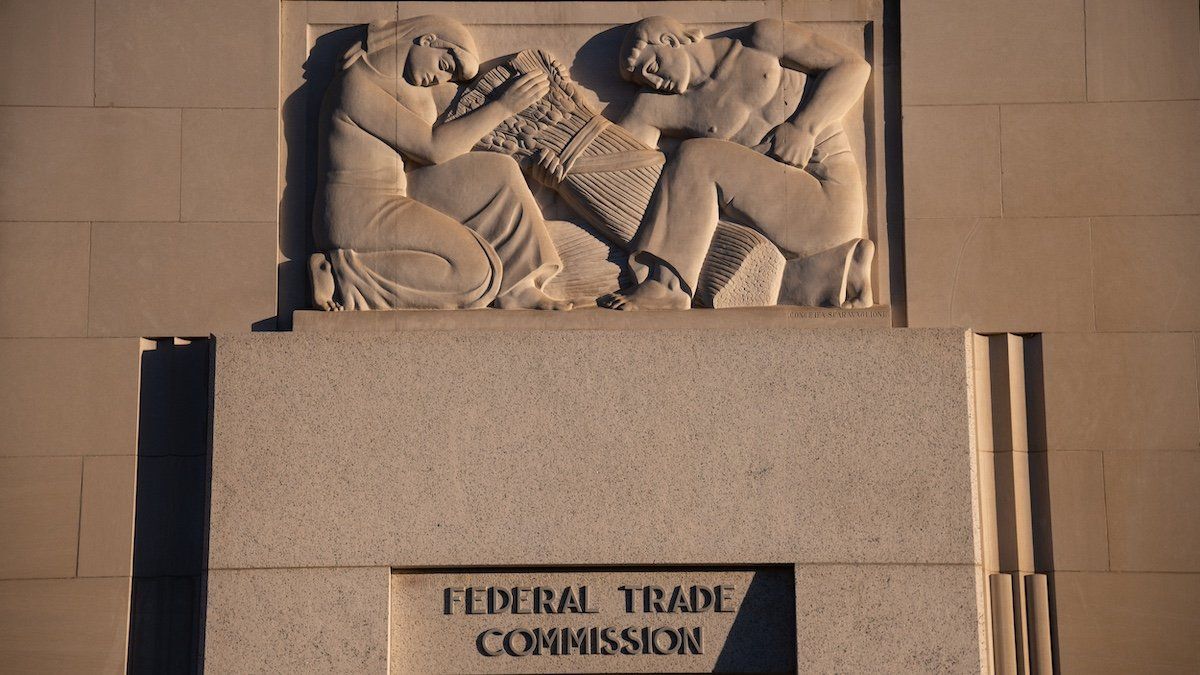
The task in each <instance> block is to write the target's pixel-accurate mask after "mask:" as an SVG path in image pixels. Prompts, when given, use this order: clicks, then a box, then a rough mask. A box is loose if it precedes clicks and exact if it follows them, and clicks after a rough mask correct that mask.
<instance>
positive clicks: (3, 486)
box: [0, 457, 81, 632]
mask: <svg viewBox="0 0 1200 675" xmlns="http://www.w3.org/2000/svg"><path fill="white" fill-rule="evenodd" d="M80 467H81V460H80V459H79V458H78V457H5V458H0V541H3V542H4V545H3V546H0V579H22V578H36V577H73V576H75V550H76V549H75V546H76V535H77V534H78V532H79V474H80V470H81V468H80ZM0 632H2V631H0Z"/></svg>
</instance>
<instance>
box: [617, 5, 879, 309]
mask: <svg viewBox="0 0 1200 675" xmlns="http://www.w3.org/2000/svg"><path fill="white" fill-rule="evenodd" d="M725 35H726V36H724V37H716V38H705V37H704V36H703V34H702V33H701V32H700V31H699V30H698V29H696V28H688V27H685V26H683V25H682V24H680V23H679V22H678V21H676V20H674V19H671V18H668V17H651V18H648V19H644V20H642V21H640V22H638V23H637V24H634V25H633V27H632V28H631V29H630V31H629V33H628V34H627V35H626V37H625V42H624V45H623V46H622V49H621V73H622V76H623V77H625V78H626V79H628V80H630V81H632V82H634V83H637V84H640V85H642V86H643V87H644V89H643V90H642V91H641V92H639V94H638V95H637V96H636V97H635V98H634V100H633V102H632V104H631V105H630V108H629V110H628V112H627V113H626V114H625V116H624V118H623V119H622V120H621V121H620V124H621V125H622V126H623V127H625V128H626V129H628V130H629V131H630V132H631V133H633V134H634V135H635V136H636V137H638V138H639V139H640V140H642V141H644V142H645V143H647V144H648V145H650V146H651V147H657V145H658V142H659V139H660V136H663V135H665V136H674V137H682V138H685V139H688V140H685V141H683V143H682V144H680V146H679V148H678V150H677V151H676V152H675V154H674V155H673V156H672V157H671V159H670V160H669V161H668V163H667V165H666V166H665V167H664V169H663V173H662V177H661V179H660V180H659V184H658V187H657V189H656V191H655V194H654V197H653V199H652V201H651V203H650V207H649V209H648V210H647V212H646V215H645V218H644V220H643V222H642V226H641V229H640V230H639V231H638V235H637V237H636V238H635V239H634V241H633V242H632V243H631V245H630V249H629V250H630V258H629V259H630V265H631V266H632V267H633V268H634V271H635V273H636V274H637V277H638V279H639V280H640V281H639V283H638V284H637V285H635V286H631V287H628V288H624V289H621V290H620V291H617V292H616V293H612V294H609V295H606V296H604V297H602V298H600V300H599V301H598V302H599V304H600V305H601V306H603V307H608V308H612V309H624V310H628V309H687V308H688V307H690V306H691V301H692V295H693V294H694V293H695V290H696V283H697V280H698V278H699V276H700V270H701V266H702V264H703V262H704V258H705V256H706V255H707V253H708V249H709V245H710V243H711V241H712V238H713V233H714V232H715V231H716V227H717V221H718V218H719V217H721V216H722V215H723V216H724V217H726V218H728V219H729V220H731V221H734V222H737V223H739V224H741V225H745V226H747V227H751V228H754V229H756V230H758V231H759V232H761V233H762V234H763V235H765V236H766V237H767V238H768V239H770V240H771V241H772V242H773V243H774V244H775V245H776V246H777V247H778V248H779V249H780V250H781V251H782V252H783V254H784V255H785V257H788V258H806V257H808V256H812V255H814V254H820V253H822V252H831V251H830V250H831V249H834V248H837V249H838V250H840V251H848V254H847V255H849V256H850V257H849V259H848V261H849V262H848V264H849V271H848V273H847V282H846V284H847V290H846V292H845V294H844V297H845V301H844V303H843V306H846V307H862V306H869V305H870V304H871V289H870V267H871V259H872V257H873V254H874V247H873V246H872V244H871V243H870V242H869V241H866V240H864V239H862V238H861V237H862V236H863V234H862V230H863V200H864V195H863V186H862V179H861V178H860V175H859V169H858V165H857V163H856V162H855V160H854V156H853V154H852V153H851V151H850V146H849V142H848V141H847V139H846V134H845V132H844V131H843V130H842V126H841V119H842V117H843V116H845V114H846V112H847V111H848V110H849V109H850V107H851V106H853V105H854V103H855V102H856V101H857V100H858V99H859V97H860V96H861V95H862V93H863V89H864V87H865V85H866V83H867V80H868V79H869V77H870V73H871V67H870V65H869V64H868V63H867V62H866V61H865V60H864V59H863V58H862V57H861V56H858V55H857V54H855V53H854V52H853V51H852V50H851V49H849V48H848V47H845V46H843V45H841V44H838V43H837V42H835V41H832V40H829V39H826V38H823V37H821V36H818V35H816V34H814V33H812V32H810V31H808V30H806V29H804V28H803V27H801V26H800V25H798V24H794V23H790V22H785V21H779V20H773V19H767V20H763V21H758V22H755V23H753V24H751V25H749V26H746V27H744V28H741V29H738V30H735V31H732V32H730V33H728V34H725ZM805 75H808V76H809V78H812V79H813V81H810V82H809V83H808V87H807V88H808V91H807V92H805V91H803V89H805V84H804V81H805V79H806V78H805ZM814 84H815V86H814ZM802 94H803V95H805V100H804V101H803V104H801V103H802V101H801V97H802ZM843 259H844V260H846V258H843Z"/></svg>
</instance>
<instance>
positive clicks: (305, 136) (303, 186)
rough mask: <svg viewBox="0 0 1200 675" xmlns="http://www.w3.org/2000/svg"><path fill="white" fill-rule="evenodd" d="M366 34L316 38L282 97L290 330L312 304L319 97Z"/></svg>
mask: <svg viewBox="0 0 1200 675" xmlns="http://www.w3.org/2000/svg"><path fill="white" fill-rule="evenodd" d="M366 38H367V26H366V24H363V25H359V26H350V27H349V28H343V29H341V30H336V31H333V32H331V33H328V34H326V35H322V36H321V37H319V38H317V40H316V42H315V43H314V44H313V48H312V51H311V52H309V55H308V59H307V60H306V61H305V62H304V84H303V85H301V86H300V88H298V89H297V90H296V91H294V92H292V94H291V95H290V96H288V97H287V99H286V100H284V102H283V105H282V110H281V111H280V112H281V114H282V116H283V138H284V143H285V144H286V146H287V166H285V167H284V172H285V173H284V175H285V185H286V187H285V188H284V192H283V196H282V201H281V203H280V209H279V250H280V252H281V253H282V254H283V256H284V257H285V258H286V261H285V262H282V263H280V265H279V299H278V309H279V319H278V323H279V329H280V330H290V329H291V327H292V312H293V311H294V310H297V309H306V308H307V307H308V304H309V301H308V267H307V264H306V261H307V260H308V255H309V253H310V252H311V251H312V250H313V240H312V227H311V222H312V206H313V194H314V193H315V192H316V188H317V150H318V135H317V126H318V121H319V120H320V117H321V100H322V99H323V98H324V96H325V90H326V89H327V88H328V87H329V83H330V82H331V81H332V80H333V76H334V74H335V73H336V72H337V68H338V67H339V66H340V65H341V61H342V56H343V55H344V54H345V53H346V52H347V51H348V50H349V49H350V47H352V46H353V45H354V44H356V43H360V42H363V41H365V40H366Z"/></svg>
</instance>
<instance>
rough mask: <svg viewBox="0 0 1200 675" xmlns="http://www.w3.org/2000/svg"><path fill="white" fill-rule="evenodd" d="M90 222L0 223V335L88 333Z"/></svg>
mask: <svg viewBox="0 0 1200 675" xmlns="http://www.w3.org/2000/svg"><path fill="white" fill-rule="evenodd" d="M90 238H91V226H90V225H89V224H88V223H0V251H6V252H8V253H9V255H8V256H7V257H6V259H5V261H4V264H3V265H0V297H3V298H4V302H3V303H0V336H3V337H83V336H84V335H86V334H87V301H88V247H89V242H90Z"/></svg>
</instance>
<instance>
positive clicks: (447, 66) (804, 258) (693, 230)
mask: <svg viewBox="0 0 1200 675" xmlns="http://www.w3.org/2000/svg"><path fill="white" fill-rule="evenodd" d="M680 7H681V6H680V5H678V4H677V3H674V4H673V3H620V2H618V3H602V4H598V5H595V6H589V7H588V9H587V11H586V12H584V14H583V15H577V14H578V12H579V11H582V10H579V9H578V8H579V5H578V3H536V7H535V6H534V5H533V4H532V3H513V4H507V5H498V4H494V3H436V2H432V3H400V4H399V5H398V6H397V5H391V4H385V3H378V4H375V3H321V2H311V3H285V5H284V36H283V43H284V44H283V50H284V58H283V69H284V70H283V77H282V81H283V84H282V87H283V91H282V92H281V96H282V98H283V108H284V122H285V125H284V130H283V138H282V143H281V152H282V153H283V154H284V158H283V159H284V161H283V162H282V166H283V168H282V169H281V170H282V171H283V176H282V179H283V182H284V183H285V186H286V189H285V193H284V204H283V213H282V216H283V218H282V226H281V250H282V252H283V255H284V257H285V258H286V259H287V260H286V262H285V263H284V264H283V265H282V266H281V295H280V303H281V315H285V316H286V315H288V314H290V311H289V310H293V309H303V308H308V307H313V306H315V307H317V308H319V309H328V310H355V309H452V308H478V307H488V306H490V307H499V308H509V309H512V308H531V309H570V308H572V307H586V306H592V307H594V306H596V305H599V306H601V307H606V308H611V309H620V310H629V309H687V308H691V307H697V308H724V307H754V306H768V305H775V304H784V305H802V306H819V307H831V308H847V309H855V308H866V307H878V306H886V305H887V304H888V302H887V298H888V293H887V274H886V270H887V265H886V261H887V242H886V226H885V223H884V221H883V216H882V213H881V208H880V207H881V197H882V194H883V193H882V186H883V166H882V163H881V162H880V155H881V147H882V144H881V139H880V137H879V133H880V131H881V128H882V125H881V120H880V114H881V109H882V106H881V97H880V91H881V85H880V78H879V77H878V73H876V72H875V71H874V70H873V68H872V65H871V64H872V63H874V62H876V61H877V60H878V54H879V45H878V44H876V37H875V36H876V35H878V32H877V31H875V30H874V25H875V22H877V21H878V19H879V17H878V16H875V15H871V14H870V13H864V14H863V15H857V14H854V13H853V12H851V13H850V14H845V15H841V16H838V17H836V18H839V19H844V20H839V21H821V22H805V21H804V19H806V18H810V17H808V16H805V15H804V10H802V9H801V10H797V9H795V8H793V9H791V10H789V11H788V12H784V11H782V10H780V9H779V8H778V7H776V6H773V5H771V4H770V3H768V4H763V3H754V2H723V3H692V4H689V5H686V6H683V7H684V8H686V10H687V12H684V11H683V10H681V9H680ZM572 8H574V9H572ZM668 11H671V12H674V13H675V14H676V15H675V16H671V17H668V16H664V14H666V13H667V12H668ZM812 18H821V19H828V18H830V17H827V16H820V17H812Z"/></svg>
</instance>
